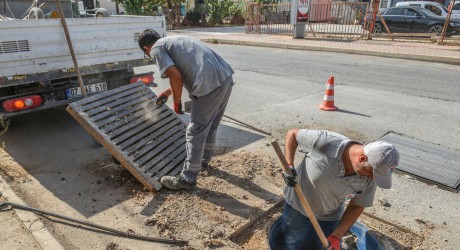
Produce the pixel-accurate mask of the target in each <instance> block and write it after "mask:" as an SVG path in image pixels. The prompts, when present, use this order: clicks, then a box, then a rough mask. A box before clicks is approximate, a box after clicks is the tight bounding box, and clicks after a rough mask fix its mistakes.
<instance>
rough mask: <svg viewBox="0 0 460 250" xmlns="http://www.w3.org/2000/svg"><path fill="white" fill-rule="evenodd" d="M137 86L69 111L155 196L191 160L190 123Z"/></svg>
mask: <svg viewBox="0 0 460 250" xmlns="http://www.w3.org/2000/svg"><path fill="white" fill-rule="evenodd" d="M155 100H156V95H155V94H154V93H153V92H152V91H151V90H150V89H149V88H148V87H147V86H146V85H144V84H142V83H140V82H139V83H135V84H130V85H127V86H123V87H120V88H117V89H114V90H111V91H106V92H103V93H102V94H98V95H95V96H92V97H89V98H85V99H83V100H80V101H78V102H74V103H72V104H70V105H69V107H68V108H67V111H68V112H69V113H70V114H71V115H72V116H73V117H74V118H75V119H76V120H77V121H78V122H79V123H80V124H81V125H82V126H83V127H84V128H85V129H86V130H87V131H88V132H89V133H90V134H91V135H92V136H93V137H94V138H96V140H97V141H98V142H99V143H101V144H102V145H103V146H104V147H105V148H106V149H107V150H108V151H109V152H110V153H111V154H112V155H113V156H114V157H115V158H116V159H117V160H118V161H120V163H121V164H123V166H124V167H125V168H127V169H128V170H129V171H130V172H131V173H132V174H133V175H134V176H135V177H136V178H137V179H138V180H139V181H140V182H141V183H142V184H143V185H144V186H146V187H147V188H148V189H149V190H150V191H154V190H156V191H158V190H159V189H160V188H161V184H160V183H159V179H160V178H161V177H162V176H164V175H176V174H177V173H179V171H180V170H181V169H182V164H183V162H184V160H185V157H186V151H185V128H186V126H185V123H184V122H182V120H180V119H179V118H178V117H177V115H176V114H175V113H174V112H173V111H171V110H170V109H169V108H168V107H167V106H166V105H163V106H156V105H155Z"/></svg>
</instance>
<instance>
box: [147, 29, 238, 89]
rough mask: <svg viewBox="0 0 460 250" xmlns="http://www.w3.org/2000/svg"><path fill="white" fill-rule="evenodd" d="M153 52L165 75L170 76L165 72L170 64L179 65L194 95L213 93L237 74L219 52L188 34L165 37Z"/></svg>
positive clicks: (187, 87)
mask: <svg viewBox="0 0 460 250" xmlns="http://www.w3.org/2000/svg"><path fill="white" fill-rule="evenodd" d="M150 53H151V56H152V58H154V60H155V61H156V64H157V65H158V68H159V70H160V74H161V77H162V78H167V75H166V74H165V72H166V70H167V69H168V68H169V67H171V66H173V65H175V66H176V67H177V69H178V70H179V72H180V73H181V75H182V80H183V81H184V88H185V89H186V90H187V91H188V92H189V94H190V97H200V96H204V95H207V94H209V93H211V92H212V91H213V90H214V89H216V88H218V87H219V86H221V85H222V84H223V83H224V81H225V80H226V79H227V78H228V77H230V76H231V75H233V73H234V71H233V69H232V67H231V66H230V65H229V64H228V63H227V62H226V61H225V60H224V59H223V58H222V57H220V56H219V55H218V54H217V53H216V52H214V51H213V50H211V49H210V48H209V47H208V46H206V45H205V44H203V43H202V42H200V41H198V40H196V39H193V38H191V37H188V36H169V37H165V38H161V39H159V40H158V41H157V42H156V43H155V44H154V45H153V47H152V50H151V52H150ZM232 84H233V83H232Z"/></svg>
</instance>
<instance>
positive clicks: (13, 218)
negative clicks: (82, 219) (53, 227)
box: [0, 176, 64, 250]
mask: <svg viewBox="0 0 460 250" xmlns="http://www.w3.org/2000/svg"><path fill="white" fill-rule="evenodd" d="M4 202H12V203H15V204H20V205H26V204H24V202H23V201H22V200H21V199H20V198H19V197H18V196H17V195H16V194H15V193H14V191H13V190H12V189H11V187H10V186H9V185H8V183H7V182H6V181H5V180H4V179H3V178H2V176H0V203H4ZM1 209H2V210H1V211H0V221H1V225H2V226H1V227H0V242H1V244H0V250H10V249H31V250H32V249H33V250H35V249H37V250H38V249H44V250H47V249H50V250H60V249H64V248H63V247H62V246H61V245H60V243H59V242H58V241H57V240H56V239H55V238H54V236H52V234H51V233H50V232H49V231H48V229H47V228H46V227H45V225H44V224H43V222H42V221H41V220H40V219H39V218H38V217H37V215H35V214H34V213H32V212H29V211H24V210H19V209H9V208H8V207H7V206H3V207H1Z"/></svg>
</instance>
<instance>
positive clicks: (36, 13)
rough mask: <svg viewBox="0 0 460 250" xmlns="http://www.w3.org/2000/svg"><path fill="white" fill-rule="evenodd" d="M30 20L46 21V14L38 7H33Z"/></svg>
mask: <svg viewBox="0 0 460 250" xmlns="http://www.w3.org/2000/svg"><path fill="white" fill-rule="evenodd" d="M28 17H29V19H45V13H43V10H42V9H40V8H38V7H33V8H32V9H31V10H30V11H29V16H28Z"/></svg>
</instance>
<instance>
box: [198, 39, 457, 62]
mask: <svg viewBox="0 0 460 250" xmlns="http://www.w3.org/2000/svg"><path fill="white" fill-rule="evenodd" d="M201 41H203V42H207V43H219V44H230V45H241V46H255V47H268V48H279V49H295V50H311V51H323V52H335V53H345V54H357V55H366V56H380V57H388V58H398V59H407V60H415V61H425V62H436V63H446V64H453V65H460V58H456V57H444V56H430V55H421V54H409V53H397V52H385V51H373V50H361V49H348V48H335V47H320V46H309V45H295V44H285V43H264V42H253V41H240V40H230V39H219V38H212V39H209V38H206V39H201Z"/></svg>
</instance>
